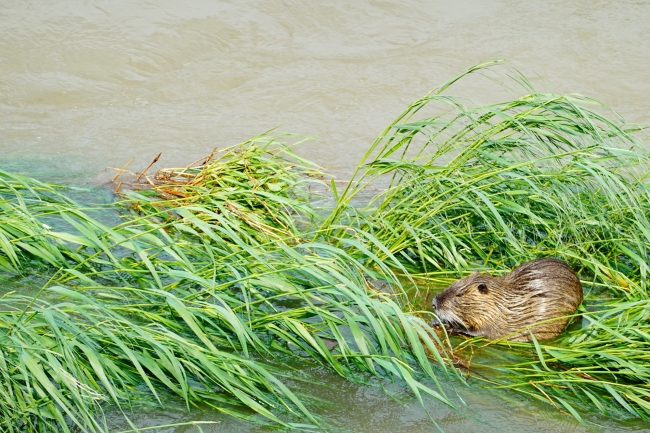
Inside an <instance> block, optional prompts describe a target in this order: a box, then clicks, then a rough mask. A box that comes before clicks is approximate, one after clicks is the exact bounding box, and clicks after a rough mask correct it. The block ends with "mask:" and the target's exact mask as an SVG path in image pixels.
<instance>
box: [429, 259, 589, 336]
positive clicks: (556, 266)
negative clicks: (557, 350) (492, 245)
mask: <svg viewBox="0 0 650 433" xmlns="http://www.w3.org/2000/svg"><path fill="white" fill-rule="evenodd" d="M582 297H583V295H582V285H581V284H580V279H579V278H578V276H577V275H576V274H575V272H573V270H571V268H569V266H568V265H567V264H566V263H564V262H562V261H560V260H557V259H551V258H543V259H536V260H532V261H530V262H528V263H524V264H522V265H520V266H518V267H516V268H515V269H514V270H513V271H512V272H510V273H509V274H507V275H504V276H503V277H493V276H490V275H485V274H479V273H478V272H475V273H473V274H472V275H470V276H468V277H465V278H463V279H462V280H458V281H456V282H454V283H453V284H452V285H450V286H449V287H447V288H446V289H445V290H444V291H443V292H442V293H440V294H439V295H438V296H436V297H435V299H434V300H433V308H434V309H435V311H436V314H437V315H438V317H439V318H440V320H441V321H442V322H443V323H446V324H448V325H450V326H451V327H452V328H453V329H454V330H455V331H457V332H460V333H463V334H467V335H482V336H485V337H487V338H489V339H492V340H495V339H499V338H503V337H506V336H508V335H510V334H513V333H514V334H513V335H511V336H510V337H508V339H509V340H514V341H529V340H530V334H529V330H530V331H532V333H533V334H534V335H535V338H537V339H538V340H543V339H548V338H553V337H555V336H557V335H558V334H560V333H561V332H562V331H563V330H564V327H565V326H566V324H567V321H568V318H566V317H565V316H566V315H569V314H573V313H574V312H575V311H576V309H577V308H578V306H579V305H580V303H581V302H582ZM553 318H557V320H552V321H550V322H547V323H541V324H538V323H539V322H541V321H544V320H548V319H553ZM536 324H537V325H536ZM522 329H524V331H523V332H517V331H521V330H522Z"/></svg>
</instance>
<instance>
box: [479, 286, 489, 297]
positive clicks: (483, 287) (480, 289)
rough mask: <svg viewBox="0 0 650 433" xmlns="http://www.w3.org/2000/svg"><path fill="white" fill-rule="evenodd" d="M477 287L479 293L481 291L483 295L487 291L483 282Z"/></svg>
mask: <svg viewBox="0 0 650 433" xmlns="http://www.w3.org/2000/svg"><path fill="white" fill-rule="evenodd" d="M477 288H478V291H479V293H483V294H484V295H485V294H486V293H487V292H488V288H487V286H486V285H485V283H481V284H479V285H478V287H477Z"/></svg>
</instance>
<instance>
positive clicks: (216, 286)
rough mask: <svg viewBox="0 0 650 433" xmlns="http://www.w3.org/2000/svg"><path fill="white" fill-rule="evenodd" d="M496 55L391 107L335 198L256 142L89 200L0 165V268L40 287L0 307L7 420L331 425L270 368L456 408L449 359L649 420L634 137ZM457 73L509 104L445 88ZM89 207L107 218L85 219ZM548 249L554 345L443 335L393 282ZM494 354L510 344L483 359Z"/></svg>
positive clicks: (646, 233)
mask: <svg viewBox="0 0 650 433" xmlns="http://www.w3.org/2000/svg"><path fill="white" fill-rule="evenodd" d="M499 63H500V62H492V63H486V64H482V65H478V66H476V67H473V68H471V69H470V70H468V71H467V72H466V73H464V74H462V75H461V76H459V77H457V78H455V79H453V80H451V81H449V82H448V83H445V84H444V85H442V86H441V87H439V88H438V89H435V90H434V91H432V92H431V93H429V94H428V95H426V96H425V97H423V98H421V99H420V100H418V101H416V102H415V103H414V104H412V105H411V106H410V107H408V108H407V110H406V111H405V112H404V113H403V114H402V115H401V116H399V117H398V118H397V119H396V120H395V121H394V122H393V123H392V124H391V125H389V127H388V128H387V129H386V130H385V131H384V132H383V133H382V134H381V135H380V136H379V137H378V138H377V140H376V141H375V142H374V143H373V144H372V145H371V147H370V149H369V150H368V153H367V155H366V156H365V157H364V158H363V160H362V161H361V162H360V164H359V167H358V169H357V171H356V172H355V177H354V179H353V181H352V182H351V183H350V184H349V185H348V186H347V187H346V188H345V189H343V190H341V191H335V192H334V195H335V197H336V198H337V201H336V204H335V206H334V208H333V209H322V208H320V207H319V205H318V204H319V203H322V202H325V201H326V200H323V198H322V197H318V196H315V195H314V193H313V191H314V190H322V189H323V188H324V186H329V185H330V184H331V185H334V183H333V182H329V181H328V180H327V176H326V174H325V173H323V172H321V170H320V169H319V168H318V167H316V166H315V165H313V164H312V163H310V162H309V161H306V160H304V159H301V158H298V157H297V156H296V155H295V154H293V153H292V151H291V149H290V148H289V147H287V146H286V145H284V144H282V143H280V142H279V141H278V140H277V139H275V138H273V137H272V136H271V135H268V134H265V135H262V136H259V137H256V138H254V139H252V140H250V141H248V142H245V143H242V144H240V145H237V146H234V147H230V148H226V149H223V150H221V151H219V152H215V153H214V154H213V155H210V157H209V158H207V159H206V160H205V161H200V163H199V164H198V165H194V166H191V167H186V168H178V169H167V170H162V171H160V172H158V173H157V174H156V177H155V179H154V182H153V183H154V185H150V186H148V187H144V188H141V189H135V190H130V191H126V192H124V193H123V194H122V196H121V199H120V201H119V202H117V203H115V204H113V205H108V206H103V207H96V208H92V209H91V208H87V207H84V206H82V205H81V204H79V203H77V202H76V201H74V200H72V199H71V198H69V196H70V194H69V191H67V190H66V189H65V188H63V187H61V186H55V185H48V184H44V183H41V182H38V181H36V180H34V179H30V178H26V177H21V176H16V175H12V174H9V173H5V172H2V171H0V211H1V212H0V269H1V270H2V271H3V272H7V273H13V274H24V275H28V274H35V275H38V276H41V277H43V276H45V277H46V278H49V281H48V283H47V284H46V285H45V287H44V288H43V290H41V292H40V293H39V294H38V295H37V296H36V297H33V298H28V297H25V296H22V295H20V294H16V293H9V294H7V295H5V296H4V297H3V298H2V299H1V300H0V302H1V303H2V306H0V341H1V342H2V344H1V345H0V374H1V375H2V380H1V381H0V393H1V394H2V396H1V398H0V412H1V413H2V416H0V426H1V429H2V430H3V431H15V432H18V431H21V432H23V431H34V432H35V431H39V432H40V431H52V432H59V431H60V432H68V431H74V429H75V428H78V429H82V430H84V431H95V432H101V431H107V428H108V427H107V426H106V425H105V423H104V418H103V412H104V410H106V409H107V408H114V409H117V410H121V411H123V412H124V414H125V416H126V417H128V415H129V412H130V411H131V410H132V409H133V408H137V406H138V403H139V402H140V401H142V400H143V399H148V400H154V401H160V402H162V401H163V400H164V398H165V396H167V395H175V396H177V397H180V398H181V399H183V400H184V401H185V402H186V405H187V407H188V409H189V408H191V407H192V406H193V405H210V406H213V407H215V408H216V409H217V410H221V411H224V412H226V413H232V414H235V415H237V416H247V415H246V413H251V412H252V413H257V414H259V415H260V416H261V418H258V419H265V420H266V421H265V422H269V423H272V424H274V425H278V426H283V427H294V428H298V429H302V430H307V429H318V428H320V427H322V426H324V425H327V420H321V419H318V418H317V417H316V416H314V415H313V414H312V410H310V407H309V406H307V405H305V403H304V399H303V398H302V397H301V396H300V395H299V394H298V393H296V392H295V390H293V389H292V388H290V387H289V386H287V385H286V383H288V381H287V380H286V377H285V376H287V375H290V373H288V372H287V371H285V370H282V369H281V368H278V365H280V364H282V363H284V362H287V359H288V360H291V359H294V360H296V361H302V360H310V361H311V362H317V363H320V364H322V365H324V366H327V367H328V368H329V369H330V370H331V371H333V372H335V373H337V374H339V375H341V376H342V377H345V378H348V379H350V380H357V379H359V378H360V377H363V378H364V380H365V378H368V377H371V378H374V380H376V381H379V382H380V383H381V381H384V380H393V381H397V382H400V383H404V384H405V385H406V386H407V387H408V389H410V390H411V392H413V393H414V394H415V395H416V396H417V397H418V398H419V399H420V400H422V401H423V399H424V398H434V399H437V400H439V401H441V402H442V403H444V404H447V405H449V406H451V407H456V406H455V405H454V403H453V401H454V400H452V399H450V398H449V397H448V396H447V395H445V392H444V388H443V386H442V382H447V381H449V380H450V377H452V378H454V379H453V380H454V381H455V383H462V382H463V375H464V374H466V373H467V371H465V370H462V371H461V370H457V369H456V367H455V366H457V365H464V366H466V367H467V366H468V367H469V368H470V372H471V371H477V372H480V373H481V374H480V375H476V376H475V377H480V378H481V381H480V383H482V384H484V385H487V386H494V387H497V388H504V387H505V388H509V389H512V390H515V391H519V392H522V393H525V394H527V395H530V396H532V397H533V398H539V399H542V400H544V401H548V402H549V403H550V404H551V405H554V406H555V407H557V408H558V409H560V410H563V411H566V412H568V413H570V414H571V415H573V416H574V417H576V418H577V419H579V420H581V421H582V422H586V421H585V420H583V419H582V415H581V414H584V413H586V412H587V411H592V410H597V411H600V412H602V413H605V414H607V415H609V416H612V417H618V416H620V415H621V414H624V415H626V416H631V417H638V418H642V419H645V420H647V419H650V413H649V412H648V409H649V404H648V402H649V401H650V400H649V398H650V394H649V392H650V390H649V389H648V385H647V383H648V379H649V378H648V368H647V365H648V364H649V363H648V358H647V355H646V353H647V349H648V343H649V341H650V340H649V337H650V330H649V329H647V328H648V326H647V323H648V320H647V319H648V318H647V314H648V305H647V303H648V300H649V298H648V292H647V274H648V267H647V257H648V254H647V248H648V246H649V245H650V219H649V216H650V208H649V206H650V205H649V204H648V203H650V200H648V198H649V197H648V195H649V190H648V181H647V175H648V173H649V171H648V162H649V156H648V153H647V152H646V151H645V150H644V146H645V142H644V141H643V140H644V138H645V136H644V135H643V134H644V130H643V129H641V128H638V127H635V126H631V125H627V124H626V123H625V122H624V121H623V120H622V119H620V117H618V116H617V115H616V113H614V112H612V111H611V110H609V109H608V108H607V107H605V106H603V105H602V104H599V103H597V102H596V101H593V100H590V99H588V98H585V97H582V96H579V95H555V94H542V93H537V92H535V91H534V89H533V88H532V85H531V84H530V83H528V82H527V81H526V80H525V79H524V78H523V77H522V76H521V75H518V74H517V73H516V72H513V71H511V70H506V72H507V73H509V74H510V76H511V77H512V78H513V79H514V83H515V85H514V86H511V85H510V84H509V83H508V81H507V80H508V78H504V77H506V76H507V74H503V73H502V72H503V71H504V69H502V67H501V66H500V65H499ZM468 75H471V76H477V75H483V76H485V77H486V78H488V79H490V80H492V81H489V82H490V83H493V82H494V81H497V82H501V83H503V84H504V85H506V84H507V85H508V86H510V87H509V88H510V90H511V91H513V90H512V89H519V90H520V93H521V95H520V96H514V97H513V99H511V100H508V101H505V102H501V103H495V104H491V105H474V104H471V102H470V101H468V100H466V99H461V98H455V97H452V96H449V95H448V94H447V92H448V91H449V90H450V89H451V88H453V85H454V84H455V83H456V82H458V81H460V80H463V79H466V77H467V76H468ZM281 138H282V139H283V140H284V139H288V138H290V137H281ZM377 184H380V185H381V184H386V185H387V188H385V189H384V190H382V191H381V192H380V193H378V194H376V195H375V196H374V197H373V198H372V199H371V200H370V202H369V203H368V204H367V206H365V207H364V206H356V207H353V206H352V205H351V203H353V202H354V203H357V202H358V200H355V198H356V197H359V196H360V194H359V193H361V192H362V191H365V190H366V188H367V187H368V186H369V185H373V186H374V185H377ZM353 200H355V201H353ZM107 213H111V214H119V215H120V217H121V222H120V223H118V224H115V225H114V224H109V223H106V222H103V220H102V219H100V218H98V217H97V216H98V215H100V216H101V215H102V214H107ZM322 215H325V216H324V217H322ZM542 256H553V257H558V258H562V259H564V260H566V261H567V262H569V263H570V264H571V265H572V266H573V267H574V268H575V269H576V270H578V271H579V274H580V276H581V278H582V280H583V284H584V286H585V288H586V289H587V294H588V296H587V299H588V306H589V311H586V310H585V311H584V315H583V321H584V325H583V326H575V327H574V328H572V329H571V330H570V331H569V332H567V333H565V334H563V335H562V336H561V337H560V338H558V339H556V340H553V341H550V342H548V341H547V342H542V343H538V342H533V343H530V344H528V343H509V342H502V341H501V342H488V341H485V340H480V339H469V340H463V341H461V342H460V343H458V342H457V341H456V340H454V342H452V341H450V340H449V339H448V338H447V337H446V335H444V333H443V334H441V335H438V334H436V333H435V331H434V330H433V329H432V328H431V327H430V326H429V325H428V324H427V321H428V320H429V319H430V318H431V313H427V312H423V311H420V310H421V306H419V305H418V300H419V299H421V298H422V297H423V293H415V294H413V293H409V289H410V288H411V287H412V286H414V285H415V287H416V288H417V284H415V283H416V282H421V281H425V280H427V279H429V280H438V281H445V279H446V280H448V279H449V278H453V277H458V276H461V275H464V274H465V273H467V272H470V271H472V270H475V269H486V270H490V271H493V272H495V273H500V272H507V271H508V270H509V269H510V268H512V267H513V266H514V265H515V264H517V263H520V262H523V261H525V260H529V259H532V258H535V257H542ZM386 284H387V285H389V286H390V287H391V288H392V291H391V292H390V293H386V291H382V290H379V289H378V287H380V286H383V285H386ZM605 297H607V298H608V299H606V300H604V299H603V298H605ZM494 348H497V349H498V350H499V351H502V352H503V351H507V353H509V354H510V355H511V356H508V357H504V358H503V360H502V361H501V362H498V363H497V362H494V358H490V357H489V356H488V354H489V353H490V351H491V350H494ZM482 353H484V354H485V356H482V355H481V354H482ZM513 359H515V361H513ZM495 392H497V391H495ZM161 404H162V403H161ZM432 419H435V417H433V416H432ZM434 422H435V421H434Z"/></svg>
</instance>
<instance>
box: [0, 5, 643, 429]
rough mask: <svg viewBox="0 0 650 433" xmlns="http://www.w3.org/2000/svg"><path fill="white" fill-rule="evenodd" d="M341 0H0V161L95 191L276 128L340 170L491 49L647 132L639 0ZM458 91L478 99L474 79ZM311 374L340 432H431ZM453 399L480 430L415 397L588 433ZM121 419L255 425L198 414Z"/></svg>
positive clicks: (519, 411)
mask: <svg viewBox="0 0 650 433" xmlns="http://www.w3.org/2000/svg"><path fill="white" fill-rule="evenodd" d="M350 3H351V2H343V1H340V2H296V1H293V2H292V1H279V0H273V1H244V2H242V1H237V2H235V1H218V2H217V1H208V0H197V1H191V2H174V1H170V0H167V1H162V0H161V1H137V2H135V1H124V0H113V1H111V2H82V1H78V0H77V1H39V0H34V1H29V2H25V1H22V0H4V1H3V2H2V4H1V5H0V95H1V97H0V168H5V169H10V170H12V171H22V172H26V173H28V174H31V175H34V176H36V177H39V178H41V179H44V178H46V179H56V180H59V181H62V180H63V181H67V182H73V183H94V182H96V181H97V178H98V177H97V176H98V175H100V174H101V172H102V170H104V169H105V168H106V167H107V166H109V167H110V166H113V167H115V166H122V165H124V163H126V161H128V160H129V159H130V158H131V157H132V156H136V157H137V158H138V159H137V161H136V163H135V164H134V166H133V168H143V167H144V166H146V165H147V164H148V163H149V162H150V161H151V159H152V158H153V156H155V155H156V154H158V152H161V151H162V152H163V157H162V158H161V161H160V164H161V165H162V166H165V165H166V166H170V165H177V164H183V163H187V162H190V161H192V160H194V159H196V158H198V157H200V156H202V155H205V154H208V153H210V151H211V150H212V149H213V148H214V146H220V147H224V146H227V145H231V144H235V143H238V142H240V141H243V140H245V139H247V138H249V137H251V136H253V135H256V134H258V133H261V132H263V131H265V130H268V129H270V128H274V127H276V126H278V125H282V129H283V130H286V131H292V132H297V133H301V134H307V135H314V136H315V139H314V140H312V141H311V142H309V143H307V144H306V145H304V146H303V147H302V148H300V149H299V152H300V153H302V154H303V155H305V156H307V157H309V158H311V159H314V160H316V161H317V162H319V163H321V164H323V165H325V166H328V167H332V169H333V170H335V171H336V172H338V173H340V175H341V176H344V175H345V173H346V172H348V171H349V169H350V168H351V167H353V166H354V165H355V163H356V161H357V160H358V159H359V158H360V157H361V156H362V155H363V153H364V152H365V149H366V148H367V146H368V145H369V143H370V142H371V141H372V139H373V138H374V137H375V136H376V135H377V134H378V133H379V132H380V131H381V130H382V129H383V128H384V127H385V126H386V125H387V124H388V123H389V122H390V121H391V120H392V119H393V118H394V117H395V116H396V115H397V114H399V113H400V112H401V111H402V110H403V109H404V108H405V107H406V106H407V105H408V104H409V103H410V102H412V101H413V100H415V99H417V98H418V97H419V96H421V95H422V94H424V93H425V92H426V91H428V90H430V89H431V88H432V87H434V86H436V85H438V84H439V83H441V82H443V81H444V80H446V79H448V78H450V77H452V76H454V75H456V74H457V73H459V72H461V71H462V70H464V69H465V68H467V67H469V66H471V65H473V64H475V63H477V62H479V61H481V60H484V59H487V58H494V57H507V58H510V59H513V60H515V61H517V62H519V63H518V65H519V66H518V67H521V68H522V69H523V70H524V71H526V72H527V74H529V75H532V73H533V72H535V73H538V74H539V75H540V77H543V78H544V80H546V82H548V83H549V84H546V83H545V82H543V80H542V79H541V78H537V79H535V80H534V82H535V84H536V85H539V86H541V87H542V88H545V87H546V88H551V89H553V90H555V91H558V92H569V91H571V92H578V93H582V94H586V95H588V96H592V97H595V98H597V99H599V100H601V101H603V102H605V103H607V104H609V105H611V106H612V107H613V108H615V109H616V110H618V111H619V112H621V113H622V114H623V115H624V116H625V117H626V118H627V119H628V120H630V121H634V122H641V123H650V114H648V113H650V102H649V101H650V97H649V95H650V68H648V64H647V62H648V60H647V59H648V58H650V44H648V43H647V41H648V40H650V25H648V22H650V3H649V2H644V1H618V2H612V1H593V0H592V1H586V0H580V1H573V2H564V1H560V0H553V1H546V2H537V3H533V2H521V1H515V0H511V1H505V0H503V1H492V2H483V1H479V0H472V1H464V2H458V1H449V0H437V1H435V2H431V1H416V0H402V1H399V2H388V1H359V2H352V4H350ZM464 91H465V92H466V94H467V95H469V96H471V97H472V98H474V99H477V100H481V101H484V102H489V101H490V100H491V99H490V98H494V95H493V94H491V93H490V91H488V90H486V89H485V88H483V87H482V86H480V85H478V84H477V85H470V86H469V87H468V88H465V89H464ZM137 164H139V165H137ZM17 167H19V168H18V169H16V168H17ZM100 177H101V176H100ZM104 177H106V176H104ZM109 177H110V176H109ZM17 288H18V289H20V288H21V287H20V286H18V287H17ZM313 374H315V375H316V376H318V377H319V378H320V380H321V381H322V382H324V383H325V384H327V386H322V387H316V388H315V389H314V390H313V392H314V393H315V394H316V395H319V396H322V397H326V398H327V399H330V400H332V401H334V404H333V405H332V406H331V407H329V408H324V409H323V414H324V415H326V416H327V418H329V419H331V420H333V421H332V422H333V423H335V427H337V428H339V429H341V430H351V431H359V432H370V431H378V430H379V431H411V432H425V431H426V432H430V431H433V429H434V428H433V425H432V423H431V422H430V421H429V420H428V418H427V415H426V414H425V412H424V411H423V410H422V409H421V408H420V407H419V404H418V403H417V402H416V401H415V400H413V399H412V397H408V396H406V395H399V397H400V398H402V399H407V400H408V399H409V398H410V399H411V400H409V401H408V403H407V408H406V409H405V408H404V407H403V406H401V405H399V404H397V403H395V402H393V400H391V398H389V397H388V396H386V394H384V393H383V392H382V391H381V390H380V389H378V388H369V387H362V386H357V385H353V384H351V383H348V382H344V381H341V380H340V379H339V378H338V377H337V376H334V375H332V374H329V373H325V372H322V371H314V372H313ZM458 391H459V392H461V393H462V396H463V398H464V399H466V400H467V401H468V403H469V405H470V407H471V408H472V409H473V410H475V411H476V416H477V417H478V418H480V419H481V420H483V421H484V422H485V423H487V426H481V425H479V424H476V423H475V421H472V420H470V419H469V418H467V417H464V416H462V415H459V414H457V413H455V412H453V411H450V410H449V409H448V408H446V407H444V406H440V405H436V404H434V403H428V404H427V408H428V409H429V411H430V412H431V413H432V414H433V416H434V417H435V419H437V420H438V421H439V422H440V424H441V426H442V427H443V428H444V430H445V431H447V432H467V431H477V429H481V431H483V430H482V429H483V428H485V429H486V430H485V431H490V429H491V430H492V431H499V432H507V431H512V432H515V431H517V432H518V431H528V432H533V431H539V432H547V431H553V432H569V431H571V432H573V431H586V430H585V429H583V428H582V427H580V426H579V425H578V424H577V423H576V422H575V421H573V420H572V419H571V418H569V417H567V416H564V415H561V414H558V413H557V412H556V411H555V410H553V409H552V408H550V407H549V406H547V405H545V404H541V403H534V402H530V401H520V400H518V398H519V396H512V397H511V399H510V400H508V399H506V398H495V397H494V393H493V392H483V391H477V390H474V389H472V390H471V392H470V390H467V389H460V390H458ZM135 419H136V420H137V421H138V423H140V424H141V425H152V424H159V423H168V422H177V421H183V420H190V419H217V420H219V421H220V423H219V424H216V425H215V426H212V427H210V426H207V427H203V430H204V431H206V432H217V431H223V432H225V431H228V432H254V431H263V429H262V428H260V427H256V426H254V425H251V424H248V423H243V422H239V421H236V420H234V419H232V418H228V417H226V416H223V415H220V414H217V413H215V412H208V411H195V412H192V414H191V415H187V414H186V413H185V412H184V411H182V410H173V411H169V410H167V411H152V412H146V413H141V414H138V415H137V416H135ZM594 421H596V420H595V419H594ZM605 424H606V425H607V422H605ZM610 424H611V423H610ZM488 426H489V427H488ZM522 426H525V428H524V427H522ZM123 427H124V428H127V426H126V425H124V426H123ZM626 429H627V430H626ZM608 430H609V431H642V430H643V429H642V428H641V427H639V426H637V427H634V426H631V427H626V426H624V425H621V424H616V425H612V426H611V427H605V428H604V431H608ZM168 431H177V432H189V431H197V430H196V429H191V428H188V427H179V428H177V429H172V430H168Z"/></svg>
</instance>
